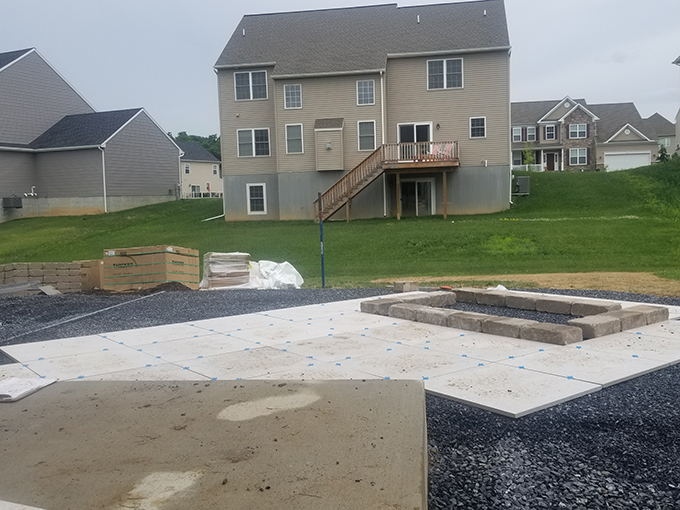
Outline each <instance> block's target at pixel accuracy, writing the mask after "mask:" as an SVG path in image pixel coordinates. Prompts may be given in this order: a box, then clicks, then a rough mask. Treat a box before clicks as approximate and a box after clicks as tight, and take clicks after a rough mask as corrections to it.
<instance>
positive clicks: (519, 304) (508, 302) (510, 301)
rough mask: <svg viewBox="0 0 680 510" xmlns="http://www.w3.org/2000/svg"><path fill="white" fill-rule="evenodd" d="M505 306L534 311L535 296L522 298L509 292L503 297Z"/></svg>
mask: <svg viewBox="0 0 680 510" xmlns="http://www.w3.org/2000/svg"><path fill="white" fill-rule="evenodd" d="M505 306H507V307H510V308H519V309H520V310H536V296H523V295H521V294H513V293H512V292H510V293H508V295H507V296H505Z"/></svg>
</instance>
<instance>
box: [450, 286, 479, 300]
mask: <svg viewBox="0 0 680 510" xmlns="http://www.w3.org/2000/svg"><path fill="white" fill-rule="evenodd" d="M480 292H484V291H483V290H482V289H476V288H474V287H459V288H457V289H453V293H454V294H455V295H456V301H457V302H458V303H476V302H477V294H479V293H480Z"/></svg>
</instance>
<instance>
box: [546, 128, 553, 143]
mask: <svg viewBox="0 0 680 510" xmlns="http://www.w3.org/2000/svg"><path fill="white" fill-rule="evenodd" d="M545 139H546V140H554V139H555V126H545Z"/></svg>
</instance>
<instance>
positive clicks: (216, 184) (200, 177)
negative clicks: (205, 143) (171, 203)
mask: <svg viewBox="0 0 680 510" xmlns="http://www.w3.org/2000/svg"><path fill="white" fill-rule="evenodd" d="M187 163H188V164H189V171H190V173H188V174H186V173H184V165H185V164H187ZM213 165H217V175H215V174H213V173H212V167H213ZM181 170H182V174H181V175H182V196H184V197H186V196H190V195H191V186H192V185H193V186H200V187H201V193H207V192H208V187H207V186H206V184H208V183H210V192H211V193H222V179H220V169H219V163H217V162H215V163H210V162H206V161H190V160H186V159H183V160H182V165H181Z"/></svg>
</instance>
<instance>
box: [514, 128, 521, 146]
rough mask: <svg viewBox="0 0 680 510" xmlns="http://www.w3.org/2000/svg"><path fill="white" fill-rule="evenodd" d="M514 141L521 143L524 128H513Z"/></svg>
mask: <svg viewBox="0 0 680 510" xmlns="http://www.w3.org/2000/svg"><path fill="white" fill-rule="evenodd" d="M512 141H513V142H521V141H522V128H521V127H514V128H512Z"/></svg>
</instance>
